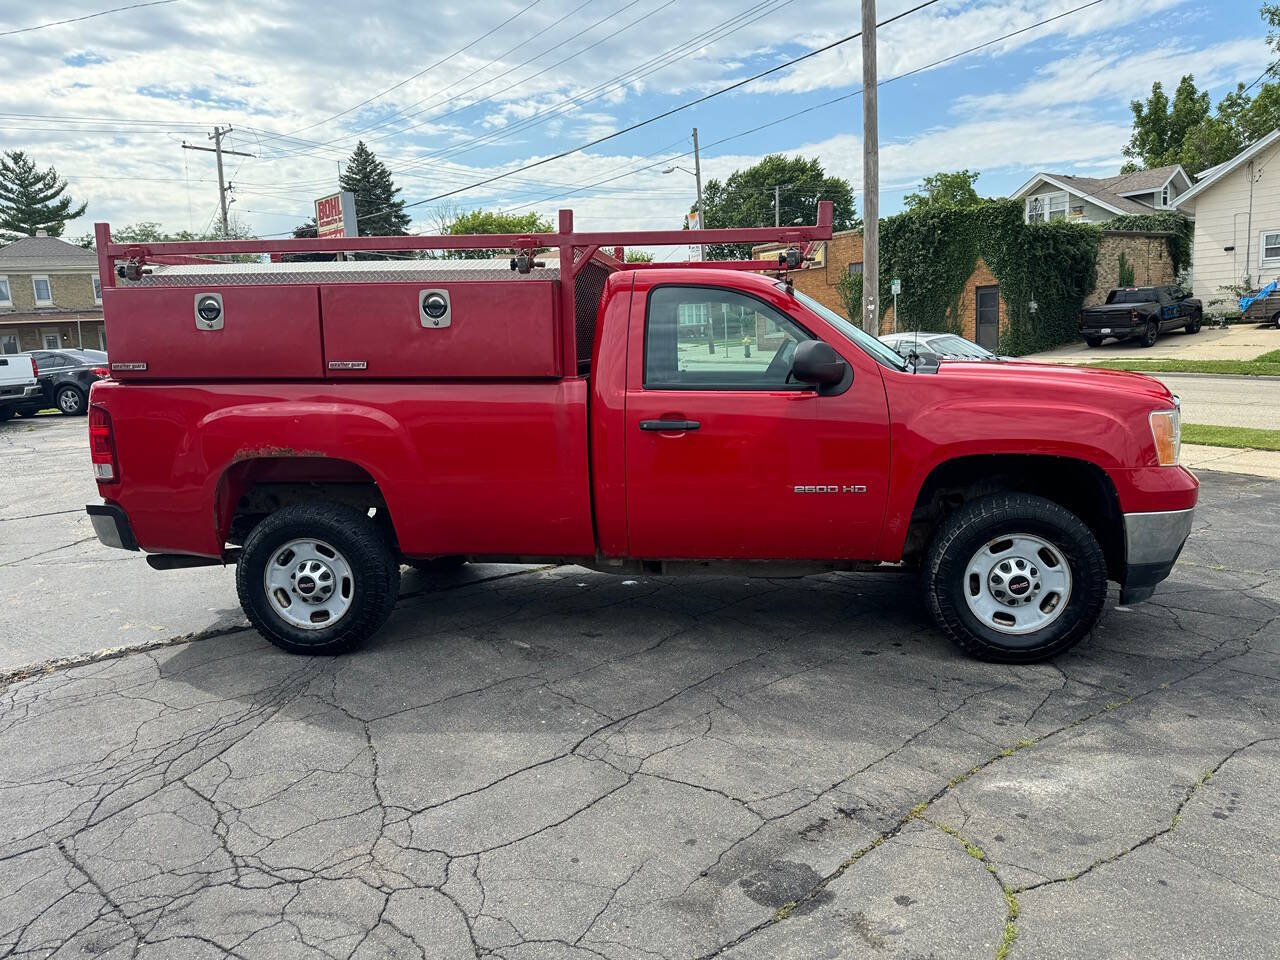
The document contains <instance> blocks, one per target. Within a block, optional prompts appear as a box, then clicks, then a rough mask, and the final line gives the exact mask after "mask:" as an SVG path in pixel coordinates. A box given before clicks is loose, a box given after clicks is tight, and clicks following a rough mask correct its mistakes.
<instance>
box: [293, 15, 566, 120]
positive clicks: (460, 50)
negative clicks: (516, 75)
mask: <svg viewBox="0 0 1280 960" xmlns="http://www.w3.org/2000/svg"><path fill="white" fill-rule="evenodd" d="M541 2H542V0H533V2H532V3H530V4H528V5H527V6H525V7H524V8H522V9H520V10H517V11H516V12H515V13H513V14H512V15H511V16H509V17H507V19H505V20H503V21H502V22H501V23H500V24H498V25H497V26H496V27H494V28H493V29H492V30H489V31H487V32H486V33H483V34H481V35H480V36H478V37H476V38H475V39H474V40H472V41H471V42H470V43H468V44H467V45H466V46H464V47H459V48H458V49H457V50H455V51H453V53H451V54H449V55H448V56H447V57H444V58H442V59H440V60H437V61H436V62H435V63H433V64H431V65H430V66H428V67H424V68H423V69H421V70H419V71H418V72H417V73H415V74H413V75H412V76H409V77H405V78H404V79H403V80H401V81H399V82H398V83H393V84H392V85H391V86H389V87H387V88H386V89H385V90H381V91H379V92H378V93H375V94H374V95H373V96H372V97H369V98H368V99H367V100H361V101H360V102H359V103H357V104H356V105H355V106H351V107H347V109H345V110H343V111H341V112H340V113H335V114H334V115H333V116H331V117H325V118H324V119H323V120H317V121H316V122H315V123H309V124H307V125H306V126H305V127H298V128H297V129H296V130H290V131H289V133H290V134H293V133H301V132H302V131H303V130H310V129H312V128H313V127H319V126H322V125H323V124H326V123H328V122H329V121H331V120H337V119H338V117H345V116H346V115H347V114H348V113H350V112H351V111H353V110H359V109H360V108H361V107H363V106H366V105H367V104H370V103H373V101H375V100H377V99H378V98H379V97H384V96H386V95H387V94H388V93H390V92H391V91H392V90H398V89H399V88H400V87H403V86H404V85H405V84H406V83H411V82H412V81H414V80H417V79H418V78H419V77H421V76H423V75H424V74H427V73H429V72H431V71H432V70H434V69H435V68H436V67H438V66H440V65H441V64H443V63H448V62H449V61H450V60H452V59H453V58H454V57H456V56H458V55H459V54H461V53H465V52H466V51H468V50H470V49H471V48H472V47H474V46H475V45H476V44H477V43H479V42H480V41H481V40H484V39H485V38H486V37H490V36H492V35H493V34H495V33H497V32H498V31H499V30H501V29H502V28H503V27H505V26H506V25H507V24H508V23H510V22H511V21H512V20H515V19H516V18H517V17H521V16H523V15H524V14H526V13H528V12H529V11H530V10H532V9H533V8H534V7H536V6H537V5H538V4H540V3H541Z"/></svg>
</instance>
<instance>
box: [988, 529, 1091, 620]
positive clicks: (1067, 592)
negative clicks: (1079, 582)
mask: <svg viewBox="0 0 1280 960" xmlns="http://www.w3.org/2000/svg"><path fill="white" fill-rule="evenodd" d="M964 598H965V602H966V603H967V604H968V605H969V612H970V613H972V614H973V615H974V616H975V617H976V618H977V619H978V622H980V623H981V624H982V625H983V626H985V627H987V628H988V629H991V630H994V631H996V632H997V633H1003V634H1007V635H1009V636H1025V635H1026V634H1029V633H1035V632H1036V631H1038V630H1043V629H1044V628H1045V627H1047V626H1049V624H1051V623H1053V622H1054V621H1055V620H1057V619H1058V618H1059V617H1061V616H1062V613H1063V611H1064V610H1066V608H1067V602H1068V601H1069V600H1070V599H1071V565H1070V564H1069V563H1067V558H1066V556H1065V555H1064V554H1063V552H1062V551H1061V550H1060V549H1058V548H1057V547H1056V546H1054V545H1053V544H1052V543H1050V542H1049V541H1048V540H1045V539H1044V538H1042V537H1037V536H1035V535H1033V534H1030V533H1011V534H1008V535H1004V536H999V537H996V538H995V539H993V540H988V541H987V542H986V543H985V544H983V545H982V547H981V548H979V549H978V550H977V552H975V553H974V555H973V557H972V558H970V560H969V563H968V565H967V566H966V567H965V574H964Z"/></svg>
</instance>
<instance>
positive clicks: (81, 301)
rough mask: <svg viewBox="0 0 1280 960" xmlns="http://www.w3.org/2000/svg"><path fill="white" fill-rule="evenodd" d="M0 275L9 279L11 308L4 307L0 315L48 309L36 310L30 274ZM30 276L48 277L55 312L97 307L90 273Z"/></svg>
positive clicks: (0, 272)
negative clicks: (57, 310)
mask: <svg viewBox="0 0 1280 960" xmlns="http://www.w3.org/2000/svg"><path fill="white" fill-rule="evenodd" d="M0 275H3V276H7V277H8V278H9V295H10V297H11V298H12V300H13V307H12V308H9V307H5V308H3V310H0V313H7V312H13V313H32V312H34V311H35V310H37V309H41V310H44V309H49V308H47V307H44V306H41V307H39V308H37V307H36V296H35V290H34V288H33V287H32V285H31V277H32V276H33V274H31V273H9V274H5V273H3V271H0ZM34 276H47V277H48V278H49V290H50V293H51V294H52V296H53V305H54V307H55V308H57V309H59V310H93V309H96V308H97V306H98V305H97V304H96V303H94V300H93V274H92V273H48V274H41V273H36V274H34Z"/></svg>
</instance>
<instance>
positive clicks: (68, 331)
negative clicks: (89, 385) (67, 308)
mask: <svg viewBox="0 0 1280 960" xmlns="http://www.w3.org/2000/svg"><path fill="white" fill-rule="evenodd" d="M43 330H56V331H57V332H58V339H59V340H60V341H61V346H62V348H63V349H64V350H75V349H77V348H78V347H79V346H80V339H79V337H78V336H77V335H76V324H75V321H74V320H71V321H67V320H53V319H51V320H49V321H43V320H42V321H32V322H31V323H20V324H0V342H3V341H7V339H8V336H9V335H10V334H15V333H16V334H17V335H18V349H19V350H40V349H43V348H44V342H43V340H42V339H41V331H43ZM80 332H81V334H82V335H83V337H84V348H85V349H86V350H101V349H102V346H101V344H103V343H105V340H104V333H103V325H102V321H101V320H81V321H80Z"/></svg>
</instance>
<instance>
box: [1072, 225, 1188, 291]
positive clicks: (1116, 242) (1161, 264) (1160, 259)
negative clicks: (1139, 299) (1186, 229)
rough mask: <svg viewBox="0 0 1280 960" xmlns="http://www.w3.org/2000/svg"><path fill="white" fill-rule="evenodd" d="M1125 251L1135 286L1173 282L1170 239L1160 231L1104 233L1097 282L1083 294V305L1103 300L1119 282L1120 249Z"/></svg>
mask: <svg viewBox="0 0 1280 960" xmlns="http://www.w3.org/2000/svg"><path fill="white" fill-rule="evenodd" d="M1122 251H1123V252H1124V255H1125V257H1126V259H1128V261H1129V265H1130V266H1131V267H1133V285H1134V286H1135V287H1159V286H1164V285H1166V284H1171V283H1173V282H1174V281H1175V280H1176V279H1177V278H1176V277H1175V276H1174V273H1173V261H1172V260H1170V259H1169V244H1168V241H1167V240H1166V239H1165V238H1164V237H1163V236H1159V235H1152V234H1133V233H1104V234H1103V235H1102V243H1101V245H1100V246H1099V247H1098V282H1097V284H1096V285H1095V286H1094V288H1093V292H1092V293H1090V294H1089V295H1088V296H1087V297H1085V298H1084V305H1085V306H1086V307H1092V306H1094V305H1096V304H1099V303H1102V302H1103V301H1104V300H1106V298H1107V294H1108V293H1109V292H1110V291H1111V289H1112V288H1113V287H1118V286H1120V253H1121V252H1122Z"/></svg>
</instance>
